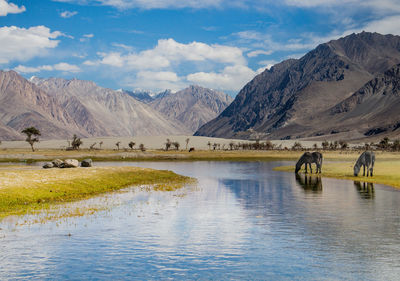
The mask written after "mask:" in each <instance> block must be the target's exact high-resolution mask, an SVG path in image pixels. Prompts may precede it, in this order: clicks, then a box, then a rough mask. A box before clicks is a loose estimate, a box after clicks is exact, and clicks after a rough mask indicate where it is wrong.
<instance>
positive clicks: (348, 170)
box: [274, 156, 400, 188]
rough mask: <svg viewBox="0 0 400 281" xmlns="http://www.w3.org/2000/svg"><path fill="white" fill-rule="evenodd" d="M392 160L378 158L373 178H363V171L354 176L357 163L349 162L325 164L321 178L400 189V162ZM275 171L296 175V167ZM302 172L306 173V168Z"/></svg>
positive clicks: (280, 168)
mask: <svg viewBox="0 0 400 281" xmlns="http://www.w3.org/2000/svg"><path fill="white" fill-rule="evenodd" d="M392 158H393V157H387V158H382V156H381V158H378V157H377V161H376V162H375V167H374V176H373V177H364V176H362V169H361V172H360V174H359V175H358V177H355V176H354V175H353V166H354V163H355V161H349V160H344V161H340V162H330V163H324V164H323V165H322V174H321V176H323V177H330V178H336V179H346V180H354V181H364V182H371V183H378V184H385V185H390V186H393V187H396V188H400V160H398V159H395V160H393V159H392ZM303 167H304V166H303ZM314 167H315V166H314V165H313V168H314ZM274 170H276V171H285V172H291V173H294V166H282V167H277V168H275V169H274ZM313 171H314V170H313ZM300 172H304V168H303V169H302V170H301V171H300ZM314 172H315V171H314ZM313 175H315V174H313Z"/></svg>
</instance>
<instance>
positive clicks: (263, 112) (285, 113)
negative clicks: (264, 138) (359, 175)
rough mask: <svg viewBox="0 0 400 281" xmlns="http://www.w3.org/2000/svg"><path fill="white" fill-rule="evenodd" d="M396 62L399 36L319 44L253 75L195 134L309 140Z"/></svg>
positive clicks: (364, 36) (399, 53)
mask: <svg viewBox="0 0 400 281" xmlns="http://www.w3.org/2000/svg"><path fill="white" fill-rule="evenodd" d="M399 62H400V37H399V36H393V35H381V34H377V33H367V32H363V33H360V34H352V35H349V36H347V37H344V38H340V39H338V40H333V41H330V42H328V43H325V44H321V45H319V46H318V47H317V48H315V49H314V50H312V51H310V52H309V53H307V54H306V55H305V56H303V57H302V58H301V59H298V60H295V59H290V60H287V61H284V62H282V63H280V64H277V65H275V66H273V67H272V68H271V69H270V70H265V71H264V72H263V73H261V74H259V75H258V76H256V77H255V78H254V79H253V80H252V81H250V82H249V83H248V84H247V85H246V86H245V87H244V88H243V89H242V90H241V91H240V92H239V94H238V95H237V97H236V98H235V100H234V101H233V102H232V104H231V105H230V106H228V107H227V108H226V109H225V110H224V111H223V112H222V113H221V114H220V115H219V116H218V117H217V118H216V119H214V120H212V121H210V122H209V123H207V124H205V125H204V126H202V127H201V128H200V129H199V130H198V131H197V132H196V133H195V135H205V136H215V137H237V138H239V137H250V134H251V132H250V131H252V130H254V131H256V132H260V133H263V134H265V135H267V134H268V135H269V137H270V138H296V137H307V136H312V135H313V133H314V131H315V127H316V128H318V127H319V126H324V124H323V123H319V122H318V120H319V117H318V116H320V115H321V114H323V113H324V112H325V111H327V110H328V109H329V108H331V107H332V106H334V105H336V104H338V103H340V102H341V101H343V100H344V99H346V98H348V97H349V96H351V95H352V94H353V93H354V92H355V91H357V90H358V89H360V88H361V87H362V86H363V85H364V84H365V83H367V82H368V81H369V80H371V79H373V78H374V77H375V76H376V75H377V74H379V73H381V72H384V71H385V70H387V69H388V67H390V66H392V65H393V64H396V63H399ZM313 120H316V121H313ZM311 123H312V124H311ZM249 129H252V130H249Z"/></svg>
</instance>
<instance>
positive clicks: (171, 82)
mask: <svg viewBox="0 0 400 281" xmlns="http://www.w3.org/2000/svg"><path fill="white" fill-rule="evenodd" d="M128 85H129V86H132V87H136V88H137V87H139V88H143V89H152V90H154V91H161V90H165V89H170V90H172V91H178V90H180V89H182V88H184V87H185V86H186V84H185V82H184V81H183V80H182V78H180V77H178V75H177V74H176V73H175V72H172V71H139V72H138V73H137V75H136V79H135V80H133V81H130V83H128Z"/></svg>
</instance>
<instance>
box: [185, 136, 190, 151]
mask: <svg viewBox="0 0 400 281" xmlns="http://www.w3.org/2000/svg"><path fill="white" fill-rule="evenodd" d="M189 141H190V139H189V138H187V139H186V150H187V149H188V145H189Z"/></svg>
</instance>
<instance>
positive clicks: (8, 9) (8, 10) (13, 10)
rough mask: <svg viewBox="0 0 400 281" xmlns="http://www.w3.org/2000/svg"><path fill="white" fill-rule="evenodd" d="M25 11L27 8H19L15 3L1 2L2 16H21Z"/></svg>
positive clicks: (0, 14) (0, 10)
mask: <svg viewBox="0 0 400 281" xmlns="http://www.w3.org/2000/svg"><path fill="white" fill-rule="evenodd" d="M25 11H26V9H25V6H21V7H18V6H17V5H15V4H14V3H8V2H7V1H6V0H0V16H7V15H8V14H19V13H22V12H25Z"/></svg>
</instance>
